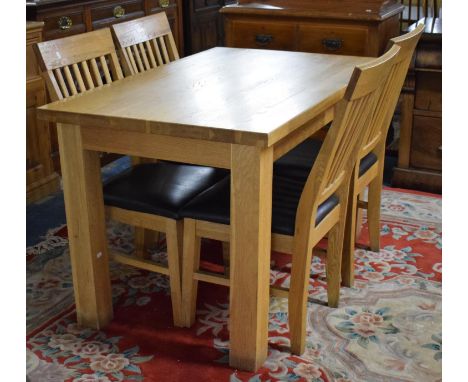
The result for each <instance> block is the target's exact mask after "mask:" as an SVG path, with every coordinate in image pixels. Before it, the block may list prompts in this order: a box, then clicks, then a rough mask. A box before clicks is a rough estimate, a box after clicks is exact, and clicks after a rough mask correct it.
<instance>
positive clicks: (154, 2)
mask: <svg viewBox="0 0 468 382" xmlns="http://www.w3.org/2000/svg"><path fill="white" fill-rule="evenodd" d="M167 3H168V4H167ZM166 4H167V5H166ZM175 5H177V2H176V1H175V0H166V1H161V0H149V1H148V8H149V10H150V12H151V13H153V12H166V11H167V10H168V9H170V8H172V7H174V6H175Z"/></svg>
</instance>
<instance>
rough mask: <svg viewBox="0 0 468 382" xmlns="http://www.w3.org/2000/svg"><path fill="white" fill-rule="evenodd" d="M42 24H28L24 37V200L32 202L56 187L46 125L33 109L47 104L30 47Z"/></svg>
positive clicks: (37, 37)
mask: <svg viewBox="0 0 468 382" xmlns="http://www.w3.org/2000/svg"><path fill="white" fill-rule="evenodd" d="M42 27H43V23H41V22H37V23H36V22H31V23H27V34H26V199H27V202H28V203H30V202H34V201H36V200H39V199H41V198H43V197H45V196H47V195H49V194H50V193H53V192H55V191H57V190H58V188H59V178H58V175H57V174H56V173H55V172H54V171H53V166H52V161H51V148H50V133H49V124H48V123H47V122H44V121H38V120H37V115H36V108H37V107H38V106H41V105H44V104H45V103H46V101H47V98H46V90H45V84H44V81H43V80H42V78H41V77H40V76H39V69H38V66H37V61H36V57H35V55H34V52H33V49H32V44H34V43H38V42H40V41H41V32H42Z"/></svg>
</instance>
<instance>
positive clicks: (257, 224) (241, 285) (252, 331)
mask: <svg viewBox="0 0 468 382" xmlns="http://www.w3.org/2000/svg"><path fill="white" fill-rule="evenodd" d="M272 167H273V150H272V149H271V148H269V149H265V150H259V149H258V148H256V147H247V146H241V145H233V147H232V153H231V175H232V178H231V248H230V254H231V259H230V278H231V288H230V299H229V313H230V317H231V320H232V321H231V326H230V330H231V331H230V338H229V344H230V349H231V356H230V359H229V364H230V365H231V366H234V367H235V366H237V365H242V366H243V367H246V368H248V369H252V370H257V369H258V368H259V367H260V366H261V365H262V364H263V362H264V361H265V359H266V356H267V348H266V346H265V343H266V342H267V341H268V307H269V298H268V296H269V290H268V289H269V288H268V285H269V277H270V243H271V198H272V173H273V171H272ZM246 221H248V222H249V224H248V225H247V224H245V222H246ZM245 253H248V254H249V256H243V254H245ZM240 325H242V326H244V327H243V328H240V327H238V326H240Z"/></svg>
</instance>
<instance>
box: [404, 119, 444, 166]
mask: <svg viewBox="0 0 468 382" xmlns="http://www.w3.org/2000/svg"><path fill="white" fill-rule="evenodd" d="M411 165H412V166H414V167H417V168H422V169H428V170H436V171H441V170H442V118H437V117H426V116H421V115H416V116H414V122H413V135H412V137H411Z"/></svg>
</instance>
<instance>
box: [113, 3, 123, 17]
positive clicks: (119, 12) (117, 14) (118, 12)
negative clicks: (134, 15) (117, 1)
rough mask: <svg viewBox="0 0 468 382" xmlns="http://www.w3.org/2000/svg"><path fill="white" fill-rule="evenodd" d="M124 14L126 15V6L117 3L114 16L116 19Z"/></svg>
mask: <svg viewBox="0 0 468 382" xmlns="http://www.w3.org/2000/svg"><path fill="white" fill-rule="evenodd" d="M123 15H125V8H124V7H122V6H121V5H117V6H116V7H115V8H114V17H115V18H116V19H120V18H121V17H122V16H123Z"/></svg>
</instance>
